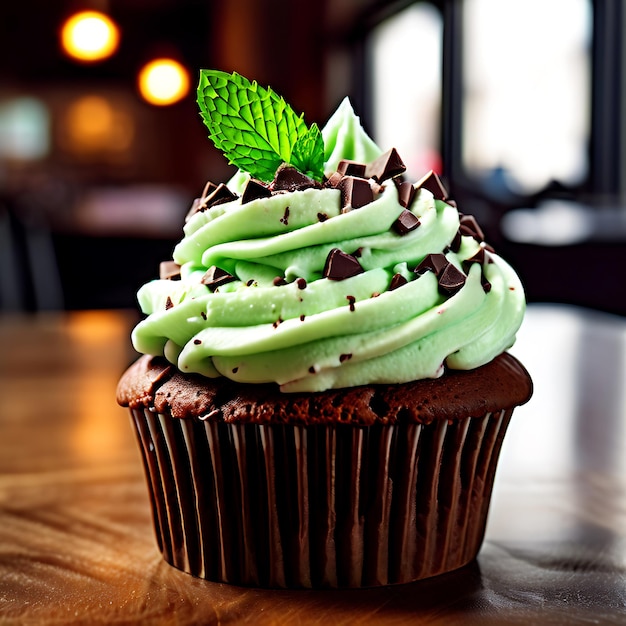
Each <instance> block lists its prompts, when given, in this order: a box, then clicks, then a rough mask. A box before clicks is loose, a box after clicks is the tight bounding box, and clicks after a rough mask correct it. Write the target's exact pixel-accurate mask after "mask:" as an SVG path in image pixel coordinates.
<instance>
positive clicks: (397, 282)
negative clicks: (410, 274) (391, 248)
mask: <svg viewBox="0 0 626 626" xmlns="http://www.w3.org/2000/svg"><path fill="white" fill-rule="evenodd" d="M408 282H409V281H408V280H407V279H406V278H405V277H404V276H402V274H394V275H393V278H392V279H391V283H390V285H389V291H393V290H394V289H397V288H398V287H402V285H406V284H407V283H408Z"/></svg>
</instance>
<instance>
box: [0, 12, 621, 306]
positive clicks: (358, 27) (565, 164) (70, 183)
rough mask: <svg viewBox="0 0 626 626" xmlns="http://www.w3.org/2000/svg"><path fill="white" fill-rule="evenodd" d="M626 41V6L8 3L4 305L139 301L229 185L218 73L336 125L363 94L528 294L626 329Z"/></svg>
mask: <svg viewBox="0 0 626 626" xmlns="http://www.w3.org/2000/svg"><path fill="white" fill-rule="evenodd" d="M85 12H86V13H85ZM81 18H82V20H81ZM625 31H626V8H625V7H624V3H623V2H622V0H507V1H506V2H502V0H421V1H414V2H407V1H402V2H392V1H384V2H380V1H374V0H333V1H331V0H306V1H305V0H302V1H298V2H294V1H289V0H54V1H51V0H20V1H16V0H14V1H11V2H2V6H1V7H0V310H4V311H13V310H26V311H34V310H45V309H57V310H61V309H70V310H74V309H108V308H120V307H122V308H128V307H131V308H132V307H135V306H136V305H135V293H136V290H137V288H138V287H139V285H140V284H141V283H143V282H145V281H147V280H149V279H151V278H154V277H156V274H157V270H158V263H159V261H161V260H165V259H168V258H170V257H171V251H172V248H173V246H174V244H175V242H176V241H178V240H179V239H180V236H181V225H182V221H183V218H184V215H185V214H186V212H187V210H188V209H189V207H190V205H191V202H192V201H193V199H194V198H195V197H197V196H198V195H200V193H201V191H202V188H203V187H204V184H205V182H206V181H207V180H209V179H210V180H213V181H216V182H219V181H221V180H225V179H226V178H227V177H229V176H230V174H231V173H232V169H231V168H230V167H229V166H228V165H227V164H226V162H225V160H224V159H223V157H222V156H221V154H220V153H219V152H217V151H216V150H215V148H213V146H212V143H211V142H210V140H209V139H208V138H207V134H206V131H205V127H204V125H203V124H202V122H201V120H200V117H199V115H198V109H197V105H196V102H195V87H196V84H197V79H198V72H199V70H200V69H201V68H215V69H222V70H225V71H237V72H239V73H241V74H243V75H244V76H246V77H248V78H251V79H256V80H257V81H258V82H259V83H261V84H264V85H268V84H269V85H271V86H272V87H273V88H274V89H275V90H276V91H277V92H278V93H280V94H281V95H283V96H284V97H285V99H286V100H287V101H288V102H289V103H290V104H291V105H292V106H293V107H294V109H295V110H296V111H304V112H305V118H306V120H307V122H308V123H311V122H314V121H315V122H318V124H319V125H320V126H322V125H323V124H324V123H325V121H326V120H327V119H328V117H329V116H330V114H331V113H332V112H333V111H334V109H335V108H336V106H337V105H338V104H339V102H340V101H341V99H342V98H343V97H344V96H345V95H348V96H350V98H351V100H352V102H353V105H354V107H355V109H356V111H357V112H358V113H359V114H360V116H361V120H362V123H363V125H364V126H365V128H366V129H367V130H368V132H369V133H370V134H371V135H372V136H373V137H374V139H375V140H376V141H377V143H378V144H379V145H380V146H381V148H383V149H388V148H390V147H396V148H397V149H398V151H399V152H400V154H401V155H402V157H403V159H404V160H405V162H406V163H407V166H408V169H409V173H410V175H411V176H412V177H413V178H414V179H417V178H419V177H421V175H422V174H424V173H425V172H426V171H427V170H429V169H434V170H436V171H438V172H439V173H440V174H441V175H442V176H443V178H444V180H445V183H446V186H447V187H448V188H449V189H450V191H451V192H452V195H453V197H454V198H455V199H456V201H457V203H458V205H459V208H460V210H461V211H463V212H464V213H473V214H474V215H476V216H477V217H478V219H479V220H480V221H481V223H482V225H483V227H484V229H485V231H486V233H487V238H488V241H490V242H491V243H492V244H493V245H494V246H495V247H496V249H497V250H498V251H499V252H500V253H501V254H502V256H504V257H505V258H507V259H508V260H509V261H511V263H512V264H513V265H514V266H515V267H516V269H518V271H519V273H520V275H521V277H522V279H523V281H524V283H525V285H526V289H527V295H528V299H529V301H531V302H536V301H548V302H565V303H572V304H578V305H584V306H588V307H591V308H595V309H599V310H604V311H609V312H612V313H618V314H621V315H626V279H625V278H624V271H623V268H625V267H626V263H625V261H626V123H625V120H624V114H623V111H625V110H626V106H625V105H626V62H625V61H626V50H625V45H626V44H625V42H624V38H623V33H624V32H625ZM157 61H158V63H155V62H157Z"/></svg>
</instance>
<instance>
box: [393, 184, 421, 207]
mask: <svg viewBox="0 0 626 626" xmlns="http://www.w3.org/2000/svg"><path fill="white" fill-rule="evenodd" d="M394 182H395V181H394ZM396 187H397V189H398V202H399V203H400V205H401V206H403V207H404V208H405V209H410V208H411V205H412V204H413V200H415V195H416V194H415V187H414V186H413V184H412V183H410V182H408V181H406V182H401V181H399V182H398V183H396Z"/></svg>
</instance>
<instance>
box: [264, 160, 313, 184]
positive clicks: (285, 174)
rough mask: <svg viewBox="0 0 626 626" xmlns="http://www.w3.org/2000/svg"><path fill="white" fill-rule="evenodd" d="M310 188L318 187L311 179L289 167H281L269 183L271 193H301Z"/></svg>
mask: <svg viewBox="0 0 626 626" xmlns="http://www.w3.org/2000/svg"><path fill="white" fill-rule="evenodd" d="M311 187H320V185H319V183H317V182H316V181H315V180H313V179H312V178H309V177H308V176H307V175H306V174H303V173H302V172H300V171H299V170H297V169H296V168H295V167H292V166H291V165H285V164H283V165H281V166H280V167H279V168H278V170H277V171H276V175H275V176H274V180H273V181H272V182H271V183H270V189H271V190H272V191H303V190H304V189H310V188H311Z"/></svg>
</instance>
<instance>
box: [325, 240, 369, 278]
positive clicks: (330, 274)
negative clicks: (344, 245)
mask: <svg viewBox="0 0 626 626" xmlns="http://www.w3.org/2000/svg"><path fill="white" fill-rule="evenodd" d="M362 272H363V268H362V267H361V264H360V263H359V262H358V261H357V259H356V258H355V257H353V256H352V255H351V254H346V253H345V252H342V251H341V250H339V248H333V249H332V250H331V251H330V252H329V253H328V256H327V257H326V263H325V264H324V272H323V276H324V278H328V279H330V280H345V279H346V278H350V277H351V276H356V275H357V274H361V273H362Z"/></svg>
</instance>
